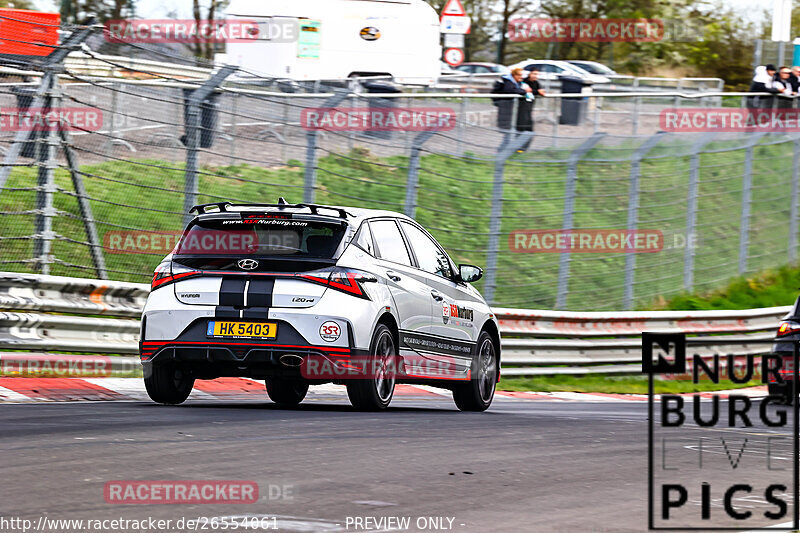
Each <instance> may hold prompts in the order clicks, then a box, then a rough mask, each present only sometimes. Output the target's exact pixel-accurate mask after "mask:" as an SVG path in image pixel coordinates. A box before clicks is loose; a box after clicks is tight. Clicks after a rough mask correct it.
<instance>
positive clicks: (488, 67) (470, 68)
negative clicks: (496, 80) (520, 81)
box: [456, 63, 510, 75]
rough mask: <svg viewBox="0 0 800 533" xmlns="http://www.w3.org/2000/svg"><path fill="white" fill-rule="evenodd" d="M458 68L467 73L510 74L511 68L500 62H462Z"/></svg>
mask: <svg viewBox="0 0 800 533" xmlns="http://www.w3.org/2000/svg"><path fill="white" fill-rule="evenodd" d="M456 70H458V71H460V72H464V73H466V74H499V75H503V74H508V73H509V72H510V70H509V69H508V67H506V66H504V65H500V64H498V63H462V64H461V65H459V66H457V67H456Z"/></svg>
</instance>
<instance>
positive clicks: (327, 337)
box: [319, 320, 342, 342]
mask: <svg viewBox="0 0 800 533" xmlns="http://www.w3.org/2000/svg"><path fill="white" fill-rule="evenodd" d="M341 334H342V328H340V327H339V324H337V323H336V322H332V321H330V320H329V321H327V322H325V323H324V324H322V325H321V326H320V327H319V336H320V337H322V340H324V341H326V342H333V341H335V340H336V339H338V338H339V337H340V336H341Z"/></svg>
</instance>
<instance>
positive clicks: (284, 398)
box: [264, 378, 308, 407]
mask: <svg viewBox="0 0 800 533" xmlns="http://www.w3.org/2000/svg"><path fill="white" fill-rule="evenodd" d="M264 383H265V384H266V386H267V395H268V396H269V399H270V400H272V401H273V402H275V403H277V404H278V405H283V406H285V407H290V406H295V405H298V404H299V403H300V402H302V401H303V399H304V398H305V397H306V393H307V392H308V383H306V382H305V381H303V380H302V379H280V378H267V379H266V380H264Z"/></svg>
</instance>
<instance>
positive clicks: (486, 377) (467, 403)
mask: <svg viewBox="0 0 800 533" xmlns="http://www.w3.org/2000/svg"><path fill="white" fill-rule="evenodd" d="M477 347H478V353H477V354H476V355H475V357H473V359H472V371H471V372H470V374H471V375H470V380H469V381H468V382H465V383H458V384H457V385H456V386H455V387H453V400H455V402H456V406H457V407H458V408H459V409H460V410H462V411H485V410H486V409H488V408H489V406H490V405H492V399H494V390H495V387H496V386H497V349H496V347H495V345H494V341H493V340H492V337H491V335H489V334H488V333H487V332H485V331H484V332H482V333H481V334H480V336H479V337H478V344H477Z"/></svg>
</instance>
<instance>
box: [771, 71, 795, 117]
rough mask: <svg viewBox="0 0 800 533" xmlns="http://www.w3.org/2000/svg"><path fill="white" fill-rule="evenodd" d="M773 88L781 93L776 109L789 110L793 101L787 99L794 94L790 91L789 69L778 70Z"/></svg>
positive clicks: (790, 78)
mask: <svg viewBox="0 0 800 533" xmlns="http://www.w3.org/2000/svg"><path fill="white" fill-rule="evenodd" d="M773 87H774V88H775V89H778V90H780V91H781V92H780V94H779V95H778V101H777V107H778V109H791V108H792V106H793V104H794V99H793V98H789V97H790V96H792V95H793V94H795V91H794V90H793V89H792V71H791V70H789V67H781V68H780V69H778V74H777V75H776V77H775V82H774V83H773ZM781 89H782V90H781Z"/></svg>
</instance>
